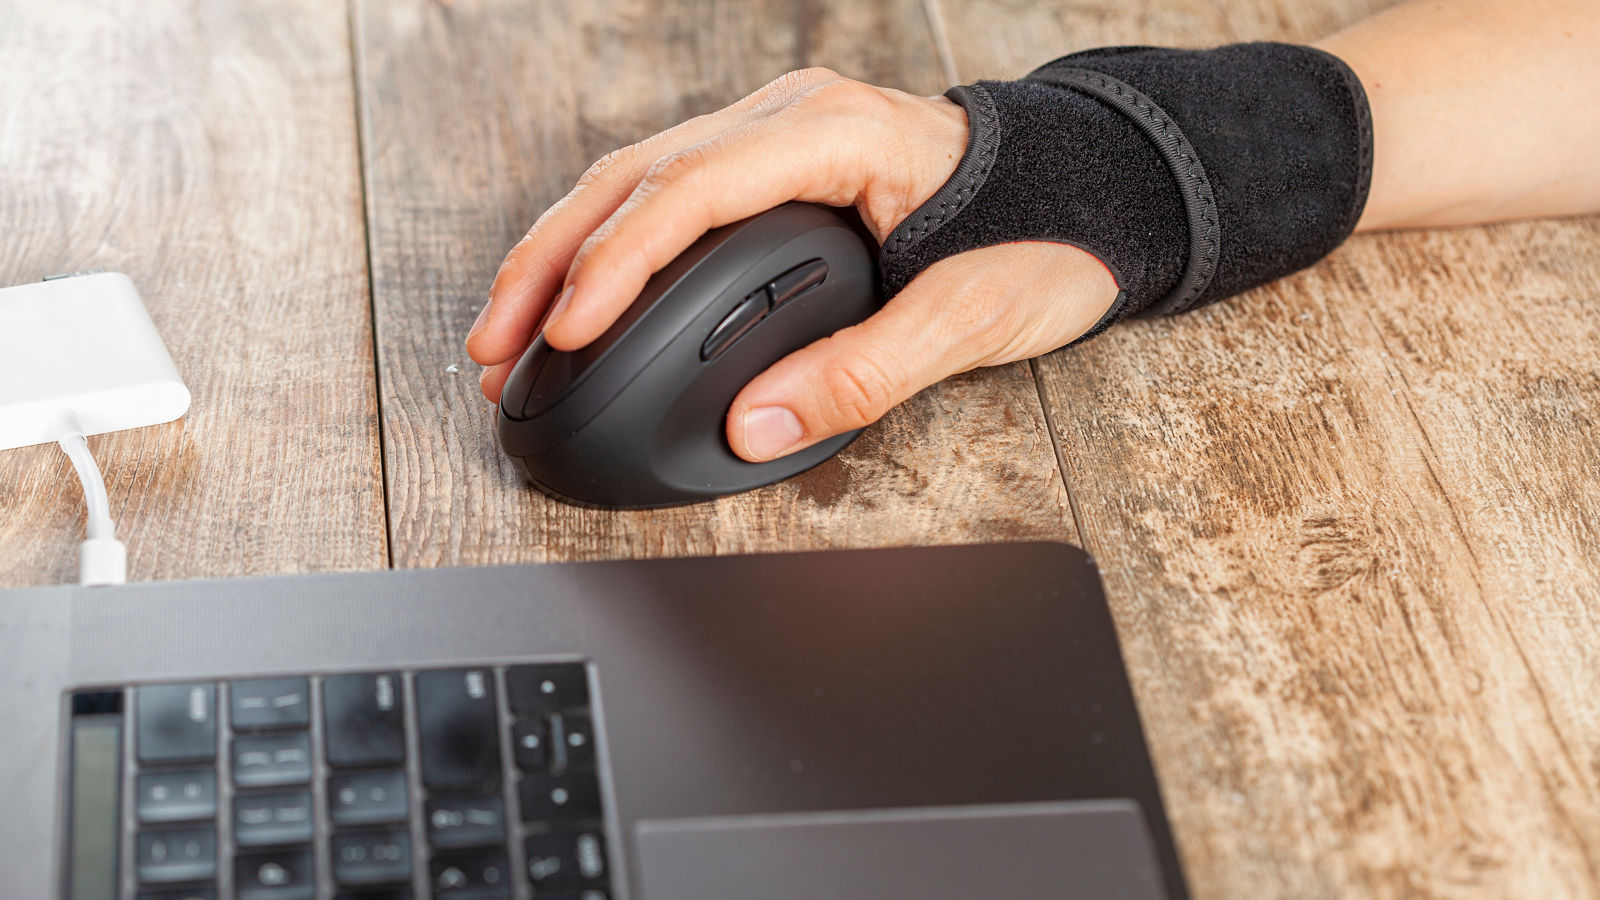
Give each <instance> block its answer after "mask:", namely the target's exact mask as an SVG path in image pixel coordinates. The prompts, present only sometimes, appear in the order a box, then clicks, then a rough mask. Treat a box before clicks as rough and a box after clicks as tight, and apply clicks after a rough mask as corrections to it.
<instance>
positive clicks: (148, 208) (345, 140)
mask: <svg viewBox="0 0 1600 900" xmlns="http://www.w3.org/2000/svg"><path fill="white" fill-rule="evenodd" d="M0 21H4V22H5V27H4V28H0V84H4V85H5V99H4V103H3V104H0V196H4V197H5V199H6V202H5V203H4V204H0V232H3V233H4V234H5V235H6V238H5V242H6V245H5V252H4V254H3V255H0V283H4V284H11V283H17V282H23V281H31V280H34V279H37V278H39V277H40V276H42V275H45V274H49V273H53V272H62V271H72V270H75V269H80V268H86V267H105V268H107V269H111V270H120V271H123V272H126V273H128V274H129V275H130V276H131V277H132V278H133V281H134V283H135V284H137V285H138V286H139V288H140V291H141V293H142V294H143V296H144V299H145V302H146V304H147V305H148V306H149V308H150V312H151V315H152V317H153V318H154V319H155V322H156V325H157V327H158V328H159V329H160V330H161V333H162V335H163V337H164V338H165V340H166V342H167V345H168V347H169V348H170V349H171V351H172V354H173V357H174V359H175V361H176V363H177V365H178V369H179V371H180V372H182V373H183V375H184V378H185V380H186V381H187V382H188V384H189V388H190V390H191V392H192V393H193V395H194V402H193V406H192V407H191V409H190V411H189V413H188V415H186V416H185V417H184V418H183V419H181V420H179V421H178V422H175V423H172V424H169V425H163V426H158V427H154V428H146V429H140V430H136V431H130V432H123V433H120V434H114V435H106V436H103V437H95V438H91V439H90V442H89V443H90V446H91V447H92V448H93V450H94V452H95V456H96V457H97V459H98V460H99V462H100V465H101V467H102V469H103V470H104V472H105V477H106V482H107V486H108V488H109V491H110V496H111V508H112V514H113V516H115V518H116V520H117V525H118V535H119V536H120V537H122V538H123V540H124V541H125V542H126V543H127V546H128V569H129V575H130V577H131V578H132V579H134V580H144V579H157V578H192V577H201V576H223V575H244V574H261V573H278V572H296V571H307V570H327V569H351V568H368V567H375V566H383V565H385V563H386V561H387V554H386V546H385V534H384V519H383V516H384V513H383V494H382V480H381V475H380V471H379V467H380V465H381V461H380V459H379V455H378V437H377V416H376V404H375V399H376V398H375V391H374V388H373V378H374V369H373V359H372V344H371V337H370V334H371V324H370V306H369V300H368V294H367V278H366V260H365V247H364V245H363V239H364V232H363V228H362V218H361V217H362V208H361V183H360V171H359V168H358V165H359V156H358V154H357V151H356V130H355V107H354V97H353V86H352V82H351V60H350V46H349V35H348V29H347V17H346V15H345V13H344V11H343V10H341V9H339V8H338V7H337V6H332V5H329V4H311V5H302V6H300V7H295V8H285V7H283V6H282V5H280V4H275V3H267V2H248V0H239V2H230V3H221V4H205V5H203V6H202V7H196V6H194V5H192V4H187V3H176V2H163V3H150V4H142V5H140V7H139V9H138V11H137V14H130V10H129V9H126V8H118V7H116V6H115V5H114V4H105V3H89V2H72V3H48V4H41V3H27V2H21V0H11V2H3V3H0ZM0 509H4V510H5V514H4V515H3V516H0V585H4V586H15V585H27V584H41V583H55V582H63V581H71V580H74V579H75V577H76V568H77V541H78V540H80V539H81V538H82V534H83V518H84V510H83V499H82V494H81V491H80V489H79V487H78V484H77V481H76V478H75V477H74V476H73V473H72V469H71V467H70V465H68V463H67V461H66V459H65V457H64V455H63V454H62V453H61V452H60V451H59V450H58V449H56V448H55V447H53V446H43V447H34V448H27V449H21V450H14V451H10V452H7V453H3V454H0Z"/></svg>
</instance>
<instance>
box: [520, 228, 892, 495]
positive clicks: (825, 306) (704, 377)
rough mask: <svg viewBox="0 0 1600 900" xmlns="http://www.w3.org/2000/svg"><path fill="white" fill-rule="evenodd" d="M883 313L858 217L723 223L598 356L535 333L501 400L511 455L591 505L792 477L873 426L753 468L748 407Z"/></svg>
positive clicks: (550, 485) (537, 480) (540, 481)
mask: <svg viewBox="0 0 1600 900" xmlns="http://www.w3.org/2000/svg"><path fill="white" fill-rule="evenodd" d="M881 305H882V301H881V294H880V292H879V288H878V270H877V251H876V246H875V245H874V243H873V242H872V239H871V237H870V236H868V235H867V234H866V233H865V230H864V229H863V228H862V227H861V224H860V221H859V220H856V219H854V212H853V211H849V210H834V209H831V208H829V207H824V206H817V205H814V204H809V203H787V204H784V205H782V206H779V207H776V208H774V209H770V210H768V211H766V212H764V213H760V214H758V215H755V216H751V217H750V218H748V219H743V220H741V221H738V222H734V223H732V224H730V225H725V226H723V227H721V228H717V229H714V230H712V231H709V232H707V233H706V234H705V235H704V236H703V237H701V238H700V240H698V241H697V242H695V244H694V245H693V246H691V247H690V248H689V249H688V250H686V251H684V252H683V253H682V254H681V255H679V256H678V257H677V258H676V259H674V260H673V261H672V262H671V263H669V264H668V265H666V266H665V267H664V268H662V269H661V271H659V272H657V273H656V274H655V275H654V276H652V277H651V279H650V281H649V283H648V284H647V285H646V286H645V288H644V290H643V291H642V292H640V294H639V297H638V299H637V300H635V301H634V303H633V304H632V305H631V306H629V307H628V309H627V310H626V311H625V312H624V313H623V314H622V316H621V317H620V318H619V319H618V320H617V321H616V322H615V323H613V324H612V326H611V327H610V328H609V329H607V330H606V332H605V333H604V334H603V335H601V336H600V337H599V338H596V339H595V340H594V341H593V342H592V343H590V344H589V345H588V346H585V347H582V348H580V349H578V350H576V351H573V352H571V353H566V352H561V351H557V350H553V349H551V347H550V346H549V345H548V344H546V343H545V341H544V337H543V336H542V335H540V336H538V337H536V338H535V339H534V341H533V343H532V344H531V345H530V346H529V347H528V349H527V350H526V351H525V352H524V353H523V355H522V358H521V359H520V360H518V362H517V364H516V366H515V367H513V369H512V372H511V375H510V376H509V377H508V378H507V379H506V384H505V387H504V389H503V391H502V393H501V396H500V409H499V415H498V419H497V427H496V431H497V432H498V434H499V437H500V443H501V446H502V447H503V448H504V449H505V451H506V453H507V454H508V455H509V456H510V457H511V458H512V459H513V460H514V461H515V462H516V464H517V466H518V468H520V469H521V470H522V472H523V474H524V475H525V476H527V479H528V480H529V481H530V482H531V483H532V484H533V485H534V486H535V487H537V488H538V489H539V490H541V491H543V492H544V493H546V494H548V495H550V496H552V497H554V498H556V499H558V500H563V501H565V502H568V503H575V504H578V505H581V506H597V507H604V508H612V509H641V508H649V507H660V506H677V505H681V504H685V503H695V502H699V501H703V500H710V499H713V498H716V497H720V496H724V495H726V494H733V493H737V492H739V491H746V490H750V489H751V488H756V487H760V486H762V485H765V484H770V483H772V482H774V481H779V480H781V479H784V478H787V477H789V476H791V475H794V474H796V473H798V472H802V471H804V470H806V469H809V468H811V467H812V466H814V465H816V464H818V463H820V462H822V461H823V460H825V459H827V458H828V457H830V456H832V455H833V454H835V453H837V452H839V451H840V450H841V449H843V448H844V447H845V446H846V445H847V444H849V443H850V442H851V441H852V440H854V439H855V437H856V436H857V435H858V434H860V431H852V432H849V433H846V434H841V435H836V436H834V437H831V438H829V439H827V440H824V441H821V442H820V443H817V444H814V445H812V446H810V447H807V448H806V449H804V450H801V451H799V452H797V453H793V454H790V455H788V456H784V457H780V458H778V459H775V460H771V461H768V462H764V463H750V462H745V461H744V460H742V459H740V458H739V457H737V456H735V455H734V453H733V451H732V449H730V448H729V446H728V441H727V437H726V432H725V430H724V429H725V419H726V416H727V414H728V409H729V407H730V406H731V405H732V403H733V398H734V397H735V396H736V395H737V394H738V393H739V391H740V390H741V389H742V388H743V387H744V386H745V385H746V384H747V383H749V382H750V380H751V379H753V378H755V376H757V375H759V374H761V372H763V371H764V370H766V369H767V367H769V366H771V365H772V364H773V363H775V362H777V361H778V360H779V359H782V358H783V357H785V356H787V355H788V354H790V353H792V352H794V351H796V350H799V349H800V348H802V347H804V346H806V345H807V344H810V343H812V342H814V341H816V340H819V339H821V338H824V337H827V336H829V335H831V334H833V333H834V332H836V331H838V330H840V329H842V328H846V327H848V326H850V325H854V324H856V323H858V322H861V321H862V320H864V319H866V318H867V317H868V316H870V315H872V314H873V313H874V312H876V311H877V310H878V308H879V307H880V306H881Z"/></svg>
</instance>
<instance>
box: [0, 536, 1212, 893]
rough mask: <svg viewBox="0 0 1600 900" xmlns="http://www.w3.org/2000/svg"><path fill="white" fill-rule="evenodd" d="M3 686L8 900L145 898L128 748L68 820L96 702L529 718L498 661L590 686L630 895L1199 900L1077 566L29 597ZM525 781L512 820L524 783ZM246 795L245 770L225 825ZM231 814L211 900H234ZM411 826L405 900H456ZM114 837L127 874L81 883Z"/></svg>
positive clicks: (342, 577)
mask: <svg viewBox="0 0 1600 900" xmlns="http://www.w3.org/2000/svg"><path fill="white" fill-rule="evenodd" d="M0 660H3V662H0V672H3V674H0V722H3V723H4V729H3V732H0V748H3V755H0V796H4V797H5V798H6V800H7V806H8V809H7V811H6V813H5V815H3V816H0V884H3V885H4V886H5V889H4V890H3V891H0V894H3V895H4V896H5V897H16V898H34V897H37V898H55V897H76V896H82V895H83V891H84V890H85V886H86V885H99V884H102V883H104V882H103V881H97V880H96V879H97V878H98V879H105V878H111V879H112V880H113V881H114V883H115V887H114V889H113V890H112V892H111V893H110V895H109V896H115V897H118V898H122V900H131V898H134V897H136V896H138V893H139V890H140V888H139V887H138V886H137V884H136V882H137V877H136V874H137V873H136V872H135V867H134V866H133V864H132V862H131V860H132V859H133V857H134V855H135V853H136V852H137V851H138V848H137V847H136V845H135V838H134V832H135V831H136V830H137V828H138V827H139V826H138V824H137V822H136V821H135V818H134V815H133V812H132V808H131V807H132V805H133V799H132V797H131V796H130V794H129V792H130V791H131V788H129V787H127V784H131V779H132V777H133V776H132V773H133V769H134V766H135V765H136V762H135V759H134V757H135V756H136V752H135V747H134V738H135V735H134V731H133V726H132V725H131V724H130V725H129V726H128V727H126V728H124V729H122V731H120V732H116V733H117V734H119V735H120V738H119V740H120V742H121V753H120V755H119V756H118V758H117V761H116V765H117V766H118V767H120V771H122V772H123V774H124V775H125V776H126V777H125V778H124V779H123V782H119V783H123V785H124V786H123V787H122V788H121V791H122V795H121V796H120V797H119V798H118V800H119V802H117V803H115V804H114V805H111V806H108V805H106V804H98V805H97V804H96V803H94V802H92V801H93V798H92V797H91V798H89V800H88V801H87V802H86V801H85V799H84V798H83V797H82V796H79V797H77V800H78V805H77V808H78V809H79V810H80V815H79V816H77V817H74V816H72V815H69V814H68V811H69V809H71V808H72V807H73V802H72V801H73V797H74V795H73V781H72V777H71V768H72V767H71V765H70V761H71V760H72V759H74V756H73V752H74V750H73V739H72V738H73V734H74V728H75V723H77V722H88V721H90V719H89V718H85V717H83V716H81V715H80V716H75V715H74V709H75V707H74V701H73V697H74V696H75V695H83V696H97V697H102V698H104V697H111V698H113V700H115V698H118V697H122V698H126V701H125V705H126V708H127V709H129V710H131V709H132V708H133V707H134V706H135V705H136V704H135V703H134V702H133V698H134V697H135V696H136V695H137V691H138V689H139V686H141V685H151V684H158V683H202V682H203V683H208V684H212V683H214V684H216V685H218V687H217V688H216V690H217V692H218V693H217V696H218V697H219V698H226V697H227V696H229V694H228V691H229V690H230V688H229V687H228V686H229V685H230V684H231V683H232V682H234V681H237V680H238V679H243V678H255V677H263V676H278V675H283V676H309V678H310V681H309V682H308V683H309V684H311V685H313V688H312V693H316V688H315V686H316V685H318V684H322V683H323V681H322V679H324V678H325V677H327V676H331V675H336V674H338V673H346V672H371V671H378V670H383V671H397V672H404V673H411V672H415V671H418V670H431V669H438V668H444V667H456V668H458V669H460V668H463V667H478V668H474V669H472V671H473V672H482V673H486V674H487V677H488V679H489V684H490V689H491V690H490V701H491V702H498V703H499V705H500V708H499V712H498V716H499V717H500V718H501V719H503V720H505V721H506V722H510V721H511V719H512V712H511V711H510V710H508V709H507V708H506V700H505V692H506V688H507V681H506V680H507V679H508V678H509V677H510V676H509V675H508V674H506V673H507V672H508V671H510V670H509V669H507V668H506V667H508V666H515V665H518V664H522V663H528V662H550V661H555V662H561V661H566V662H581V663H582V664H583V665H584V667H585V670H586V672H587V674H588V679H589V691H590V695H591V698H592V700H591V702H592V717H593V728H594V731H595V736H596V739H597V741H596V743H597V746H596V750H597V751H598V753H597V756H596V761H595V763H594V764H593V767H594V772H595V776H596V777H597V778H598V782H599V785H600V791H601V798H602V806H603V812H604V817H603V825H600V826H596V827H598V828H603V831H604V837H605V847H606V852H607V855H608V857H609V873H610V874H609V878H610V881H609V885H608V887H607V889H608V891H609V894H608V896H609V897H612V898H625V900H628V898H631V900H687V898H690V897H696V898H708V897H717V898H752V900H753V898H758V897H759V898H771V900H789V898H833V900H864V898H868V897H873V898H879V897H907V898H926V900H955V898H958V897H960V898H969V897H975V896H991V897H997V898H998V897H1024V896H1025V897H1041V898H1042V897H1061V898H1091V897H1092V898H1102V897H1104V898H1112V897H1115V898H1130V900H1141V898H1152V900H1153V898H1183V897H1184V896H1185V891H1184V885H1183V879H1182V875H1181V872H1180V869H1179V866H1178V860H1177V856H1176V852H1175V848H1174V845H1173V842H1172V838H1171V835H1170V832H1169V830H1168V826H1167V822H1166V817H1165V814H1164V812H1163V808H1162V803H1161V797H1160V794H1159V790H1158V787H1157V783H1156V780H1155V777H1154V773H1153V771H1152V768H1151V763H1150V758H1149V755H1148V752H1147V750H1146V746H1145V741H1144V737H1143V733H1142V731H1141V728H1140V723H1139V718H1138V715H1137V712H1136V710H1135V707H1134V703H1133V697H1132V694H1131V691H1130V689H1129V686H1128V682H1127V677H1126V674H1125V672H1124V670H1123V665H1122V660H1121V657H1120V654H1119V651H1118V647H1117V641H1116V634H1115V630H1114V628H1113V625H1112V621H1111V618H1110V616H1109V613H1108V611H1107V609H1106V606H1105V601H1104V599H1103V597H1102V594H1101V590H1100V586H1099V581H1098V578H1097V576H1096V574H1095V571H1094V568H1093V565H1092V563H1091V562H1090V560H1089V559H1088V558H1087V557H1086V556H1085V555H1084V554H1083V553H1082V552H1081V551H1079V550H1077V549H1076V548H1073V547H1069V546H1066V545H1062V544H1048V543H1026V544H997V545H983V546H966V547H940V548H900V549H884V550H864V551H828V552H820V553H804V554H771V555H759V556H743V557H724V558H716V559H675V560H652V561H624V562H603V563H580V564H559V565H540V566H513V567H500V568H484V569H443V570H419V571H401V572H378V573H353V574H329V575H311V576H299V577H289V578H264V579H241V580H229V581H195V582H173V583H146V584H132V585H127V586H123V587H117V588H109V589H108V588H95V589H83V588H75V587H59V588H42V589H29V590H19V591H9V592H4V593H0ZM405 679H406V680H405V681H404V684H405V695H404V702H405V704H407V706H406V709H407V710H410V711H411V712H415V709H414V705H415V703H416V702H417V700H416V689H415V687H414V681H413V680H412V679H413V676H411V675H409V674H408V675H406V676H405ZM496 692H498V693H496ZM495 698H498V700H497V701H496V700H495ZM220 702H221V703H222V709H223V710H226V708H227V707H226V700H225V699H223V700H222V701H220ZM320 703H321V701H320V700H318V701H317V704H318V705H316V706H313V707H312V709H313V711H314V712H315V711H316V710H319V709H320ZM80 707H81V704H80ZM85 711H86V709H85V708H79V709H78V712H79V713H83V712H85ZM87 711H88V712H93V710H87ZM218 715H219V716H220V717H222V718H224V719H225V718H226V713H225V712H221V713H218ZM95 721H115V720H114V719H110V720H108V719H106V717H105V716H103V715H102V716H101V717H100V718H99V719H96V720H95ZM219 727H220V731H221V734H220V736H219V738H218V740H219V741H221V742H222V745H223V746H224V747H225V746H226V744H227V742H228V740H229V739H230V736H231V735H233V732H232V731H231V730H230V729H229V727H228V725H227V723H226V722H225V721H224V722H222V723H221V724H220V726H219ZM84 734H85V735H87V734H88V731H87V730H86V731H85V732H84ZM313 739H314V740H315V741H321V740H322V739H321V738H320V737H316V736H315V735H313ZM85 740H87V737H86V738H85ZM506 740H509V738H508V739H506ZM410 741H411V742H410V744H409V754H410V755H409V757H408V759H407V760H406V763H405V765H406V767H407V768H406V770H407V771H408V772H409V773H410V776H409V777H410V782H409V784H410V788H409V790H410V792H411V797H410V802H411V803H412V804H414V805H415V806H416V807H417V808H419V809H420V808H421V804H423V803H424V801H425V792H424V791H423V790H422V788H421V787H420V786H419V784H418V781H417V766H418V760H417V759H416V758H414V757H415V755H416V754H417V752H418V749H417V747H418V745H417V739H416V738H415V737H414V736H413V737H412V738H411V739H410ZM317 746H320V744H317ZM502 750H503V752H504V753H505V754H506V755H507V756H508V757H509V756H510V755H511V754H512V753H513V752H514V748H513V747H512V746H511V745H510V744H509V743H507V744H505V745H504V746H503V747H502ZM218 755H219V758H222V757H226V756H227V753H226V750H221V751H219V752H218ZM506 773H507V774H506V778H505V783H504V787H503V790H504V797H505V801H506V808H507V810H508V811H509V810H512V809H513V807H514V806H515V805H516V804H517V803H518V802H519V801H518V793H517V787H518V783H519V782H520V781H521V779H522V778H523V776H522V775H519V774H518V773H517V772H516V770H515V768H514V767H513V766H512V765H511V764H510V762H509V760H508V761H507V763H506ZM328 775H329V773H328V770H327V768H326V765H325V763H324V762H322V761H320V757H319V761H318V762H317V765H316V769H315V776H314V777H313V778H311V779H310V783H311V785H312V789H313V790H315V791H316V792H317V798H318V799H317V805H316V818H317V823H318V825H319V826H321V827H319V831H318V835H319V836H318V838H317V839H316V841H317V843H316V860H317V862H318V863H319V864H320V865H319V868H318V870H317V873H316V876H315V877H316V886H317V887H316V894H315V896H317V897H331V896H333V895H334V892H335V888H334V883H333V880H332V875H331V874H330V871H329V865H328V862H329V850H328V847H327V846H326V838H325V837H324V836H323V835H324V832H325V831H326V828H327V826H328V824H329V823H328V815H329V813H328V806H329V804H330V803H331V801H330V800H329V798H328V797H326V796H324V792H325V790H326V788H325V786H324V782H325V781H326V778H327V777H328ZM87 777H88V776H85V778H87ZM236 790H237V789H236V788H235V787H233V786H232V785H231V784H229V783H228V779H227V777H226V775H225V774H224V776H223V777H222V779H221V786H220V787H219V793H220V795H221V799H220V803H221V808H223V809H224V810H225V809H226V808H227V804H228V803H229V802H231V801H232V799H233V798H234V795H235V793H236ZM79 793H80V794H81V793H82V791H81V790H80V792H79ZM107 810H111V811H109V812H108V811H107ZM108 817H109V818H112V819H114V821H111V822H109V823H106V822H99V821H88V820H93V819H96V818H102V819H103V818H108ZM226 818H227V816H226V813H225V812H224V813H219V814H218V825H219V827H221V828H222V834H221V835H220V838H221V839H220V841H219V844H220V846H221V848H222V849H220V850H219V854H220V859H219V860H218V864H217V871H218V875H217V878H218V881H217V883H216V885H215V886H216V889H217V891H218V896H229V895H230V894H232V893H233V892H234V890H235V889H236V885H235V884H234V882H233V874H232V871H231V869H230V858H229V857H230V854H231V853H232V850H230V849H229V847H228V835H229V831H228V828H227V826H226V825H225V824H224V820H225V819H226ZM510 818H512V819H513V820H514V819H515V818H516V817H515V816H514V815H512V816H511V817H510ZM80 819H81V820H84V821H79V820H80ZM413 819H414V821H412V823H411V824H410V825H409V826H405V827H408V828H409V829H410V837H411V841H410V843H411V847H412V854H413V862H414V864H415V867H416V875H415V877H414V878H413V879H412V880H411V882H410V887H411V889H412V890H413V891H414V894H413V895H414V896H416V897H427V896H435V893H433V890H434V888H436V887H437V886H438V885H437V883H436V880H435V879H436V878H437V872H430V870H429V865H428V864H429V849H428V844H429V840H430V839H429V833H428V832H427V830H426V828H425V826H424V825H423V824H419V821H420V820H419V817H413ZM509 828H510V834H508V835H507V838H506V847H507V848H508V849H507V852H509V854H510V856H509V862H510V865H511V868H512V870H513V871H512V874H513V876H514V877H512V878H511V880H510V883H509V884H507V885H506V888H505V889H506V894H505V896H509V897H515V898H519V900H529V898H533V897H535V896H546V895H547V894H548V895H550V896H555V894H553V893H550V892H546V893H545V894H536V893H535V891H536V890H537V889H536V888H535V887H534V886H533V885H532V884H531V883H530V881H529V878H528V877H525V876H524V875H523V874H522V873H521V872H520V871H519V870H521V869H526V867H527V866H528V865H529V864H530V861H531V860H530V858H529V857H528V855H527V854H525V853H524V852H523V851H522V849H521V843H520V842H521V841H522V840H523V839H524V838H525V837H527V835H528V834H529V832H528V831H527V828H528V826H522V825H518V824H516V823H515V822H514V821H513V822H512V823H510V825H509ZM96 841H110V844H109V846H112V847H114V848H115V854H116V859H114V860H107V861H105V865H107V866H114V867H115V871H114V872H112V870H111V869H107V870H106V871H104V872H99V873H95V872H88V871H77V872H75V871H74V868H75V866H77V867H79V868H82V867H84V866H88V867H89V868H93V864H92V862H86V856H85V853H86V851H85V849H84V848H88V847H93V846H95V842H96ZM75 847H77V848H78V851H79V852H78V853H77V854H76V855H74V852H73V851H74V848H75ZM530 852H531V851H530ZM90 855H92V854H90ZM74 860H76V862H74ZM108 872H110V873H111V874H109V875H108V874H107V873H108ZM445 895H446V894H445V893H439V894H438V896H445ZM561 896H567V895H565V894H563V895H561ZM573 896H577V895H576V894H574V895H573ZM585 896H587V895H585ZM596 896H598V895H596Z"/></svg>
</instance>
